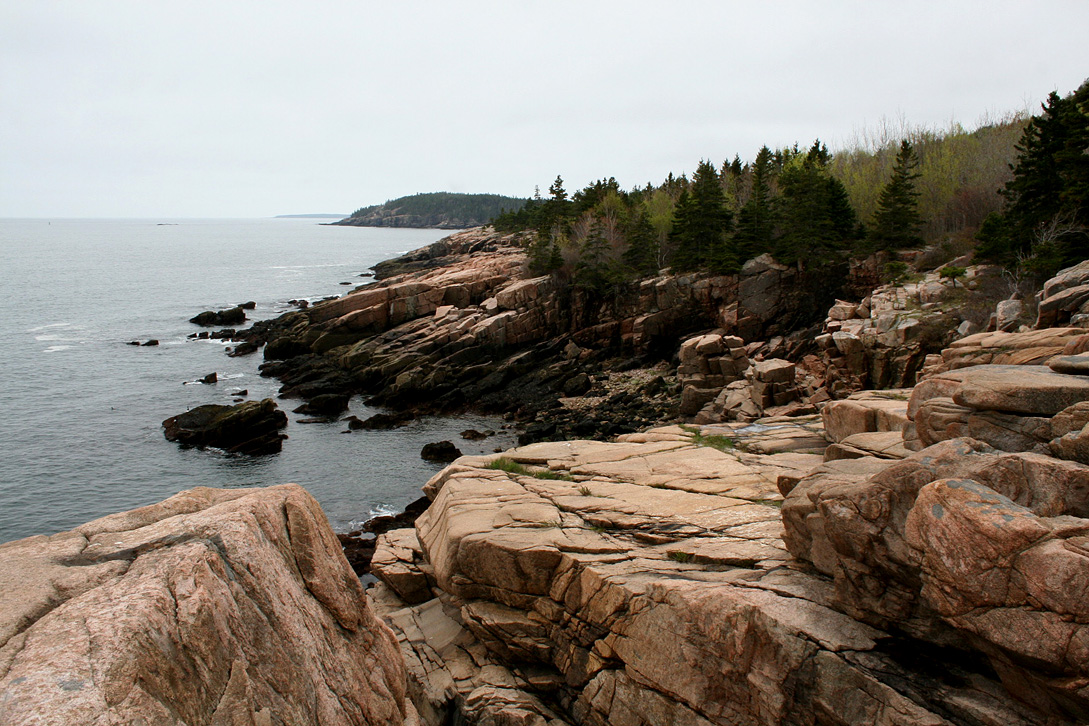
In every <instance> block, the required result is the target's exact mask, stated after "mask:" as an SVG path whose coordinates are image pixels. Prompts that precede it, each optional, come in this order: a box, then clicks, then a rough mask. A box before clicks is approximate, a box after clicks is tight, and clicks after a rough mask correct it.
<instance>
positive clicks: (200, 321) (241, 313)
mask: <svg viewBox="0 0 1089 726" xmlns="http://www.w3.org/2000/svg"><path fill="white" fill-rule="evenodd" d="M189 322H191V323H195V324H197V325H203V326H205V327H211V326H213V325H236V324H238V323H244V322H246V311H245V310H243V309H242V307H241V306H238V307H233V308H228V309H227V310H220V311H218V312H215V311H212V310H205V311H204V312H203V313H200V314H199V315H196V316H194V317H192V318H189Z"/></svg>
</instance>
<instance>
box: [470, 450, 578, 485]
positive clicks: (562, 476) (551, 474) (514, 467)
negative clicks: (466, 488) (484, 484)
mask: <svg viewBox="0 0 1089 726" xmlns="http://www.w3.org/2000/svg"><path fill="white" fill-rule="evenodd" d="M484 468H485V469H495V470H497V471H505V472H507V473H508V474H517V475H519V476H532V477H535V478H537V479H555V480H559V481H571V475H570V474H566V473H564V472H562V471H548V470H547V469H546V470H544V471H531V470H530V469H529V468H527V467H526V466H525V465H524V464H519V463H518V462H517V461H515V460H514V459H508V458H507V457H505V456H500V457H499V458H498V459H492V460H491V461H489V462H488V463H487V464H486V465H485V466H484Z"/></svg>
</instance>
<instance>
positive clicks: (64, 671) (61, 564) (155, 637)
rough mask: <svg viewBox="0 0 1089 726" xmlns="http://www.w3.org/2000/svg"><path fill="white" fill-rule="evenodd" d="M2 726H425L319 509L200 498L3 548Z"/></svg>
mask: <svg viewBox="0 0 1089 726" xmlns="http://www.w3.org/2000/svg"><path fill="white" fill-rule="evenodd" d="M0 664H2V668H0V673H2V676H0V722H3V723H4V724H9V725H10V726H19V725H22V724H26V725H29V724H66V725H75V724H164V725H176V726H181V725H182V724H209V725H211V724H252V725H255V726H256V725H262V724H267V725H271V724H317V723H321V724H330V725H335V726H349V725H359V726H364V725H366V726H374V725H376V724H386V725H388V726H403V725H404V724H409V723H415V709H414V708H413V706H412V704H411V703H410V702H409V701H408V700H407V698H406V692H405V673H404V666H403V662H402V659H401V656H400V653H399V651H398V648H397V644H396V641H395V640H394V638H393V634H392V633H391V632H390V630H389V629H388V628H387V627H386V626H385V625H384V624H383V623H382V622H381V621H380V620H379V619H378V618H376V617H375V615H374V613H373V612H372V610H371V609H370V607H369V606H368V604H367V599H366V596H365V594H364V592H363V588H362V587H361V586H360V582H359V580H358V578H357V577H356V576H355V575H354V574H353V573H352V570H351V568H349V566H348V563H347V561H346V560H345V559H344V555H343V553H342V552H341V549H340V546H339V543H338V542H337V539H336V537H335V536H334V535H333V532H332V530H331V529H330V528H329V524H328V522H327V521H326V519H325V515H324V514H323V513H322V511H321V508H320V507H319V506H318V504H317V502H315V501H314V499H313V498H312V497H310V495H309V494H307V493H306V491H305V490H303V489H302V488H301V487H299V486H297V485H293V484H291V485H283V486H276V487H269V488H267V489H256V490H255V489H233V490H216V489H206V488H197V489H193V490H190V491H186V492H182V493H180V494H177V495H175V496H173V497H171V498H170V499H167V500H166V501H164V502H161V503H159V504H154V505H151V506H147V507H142V508H140V509H135V510H132V511H130V512H123V513H120V514H115V515H111V516H108V517H104V518H102V519H98V520H95V521H93V522H90V523H88V524H85V525H83V526H81V527H77V528H76V529H74V530H72V531H70V532H64V533H61V534H57V535H53V536H52V537H45V536H38V537H29V538H27V539H22V540H17V541H15V542H9V543H7V544H4V545H0Z"/></svg>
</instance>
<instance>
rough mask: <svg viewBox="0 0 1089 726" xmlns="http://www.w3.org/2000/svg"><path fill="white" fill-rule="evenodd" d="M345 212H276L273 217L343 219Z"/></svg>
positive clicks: (345, 215)
mask: <svg viewBox="0 0 1089 726" xmlns="http://www.w3.org/2000/svg"><path fill="white" fill-rule="evenodd" d="M347 216H348V215H347V214H277V215H276V216H275V217H273V219H343V218H345V217H347Z"/></svg>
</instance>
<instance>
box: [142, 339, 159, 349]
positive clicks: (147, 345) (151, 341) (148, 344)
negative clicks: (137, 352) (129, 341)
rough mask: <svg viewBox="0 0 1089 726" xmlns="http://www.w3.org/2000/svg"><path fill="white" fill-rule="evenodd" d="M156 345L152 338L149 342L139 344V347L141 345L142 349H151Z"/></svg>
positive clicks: (156, 342) (157, 342)
mask: <svg viewBox="0 0 1089 726" xmlns="http://www.w3.org/2000/svg"><path fill="white" fill-rule="evenodd" d="M158 344H159V341H157V340H155V339H154V338H152V339H151V340H145V341H144V342H143V343H141V344H140V345H142V346H143V347H145V348H153V347H155V346H156V345H158Z"/></svg>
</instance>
